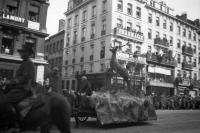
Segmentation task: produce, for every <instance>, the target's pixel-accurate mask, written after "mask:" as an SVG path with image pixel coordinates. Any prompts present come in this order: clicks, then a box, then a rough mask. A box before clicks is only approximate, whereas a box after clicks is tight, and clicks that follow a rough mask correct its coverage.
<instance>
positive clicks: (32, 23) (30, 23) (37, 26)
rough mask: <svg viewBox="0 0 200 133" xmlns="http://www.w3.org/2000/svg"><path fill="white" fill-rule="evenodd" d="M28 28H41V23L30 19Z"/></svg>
mask: <svg viewBox="0 0 200 133" xmlns="http://www.w3.org/2000/svg"><path fill="white" fill-rule="evenodd" d="M28 28H30V29H33V30H39V29H40V24H39V23H37V22H33V21H28Z"/></svg>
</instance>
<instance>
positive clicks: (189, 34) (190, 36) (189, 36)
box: [188, 31, 192, 39]
mask: <svg viewBox="0 0 200 133" xmlns="http://www.w3.org/2000/svg"><path fill="white" fill-rule="evenodd" d="M188 38H189V39H191V38H192V34H191V31H189V32H188Z"/></svg>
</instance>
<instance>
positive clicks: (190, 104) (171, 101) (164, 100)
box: [152, 95, 200, 110]
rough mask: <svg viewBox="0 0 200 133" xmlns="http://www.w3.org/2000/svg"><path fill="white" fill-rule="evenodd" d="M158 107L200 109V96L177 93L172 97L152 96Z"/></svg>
mask: <svg viewBox="0 0 200 133" xmlns="http://www.w3.org/2000/svg"><path fill="white" fill-rule="evenodd" d="M152 98H153V104H154V106H155V108H156V109H172V110H174V109H200V96H197V97H195V98H192V97H191V96H190V95H176V96H171V97H162V96H156V95H155V96H152Z"/></svg>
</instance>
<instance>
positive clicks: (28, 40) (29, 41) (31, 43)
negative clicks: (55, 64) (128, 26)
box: [25, 37, 55, 58]
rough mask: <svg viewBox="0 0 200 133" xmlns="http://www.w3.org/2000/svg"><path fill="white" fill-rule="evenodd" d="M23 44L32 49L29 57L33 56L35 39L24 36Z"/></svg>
mask: <svg viewBox="0 0 200 133" xmlns="http://www.w3.org/2000/svg"><path fill="white" fill-rule="evenodd" d="M25 45H27V46H28V47H30V48H31V49H32V50H33V51H34V53H33V54H32V55H31V57H32V58H35V50H36V39H35V38H30V37H26V41H25ZM54 45H55V44H54Z"/></svg>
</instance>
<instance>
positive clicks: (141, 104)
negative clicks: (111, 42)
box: [72, 46, 157, 125]
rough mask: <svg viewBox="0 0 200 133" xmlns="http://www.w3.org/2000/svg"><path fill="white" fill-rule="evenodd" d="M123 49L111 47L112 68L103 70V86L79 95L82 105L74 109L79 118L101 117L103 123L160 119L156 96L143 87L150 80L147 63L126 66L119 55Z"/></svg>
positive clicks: (80, 120) (100, 121)
mask: <svg viewBox="0 0 200 133" xmlns="http://www.w3.org/2000/svg"><path fill="white" fill-rule="evenodd" d="M119 49H120V47H119V46H116V47H113V48H111V49H110V51H111V52H112V57H111V61H110V68H109V69H108V70H107V71H106V72H105V73H104V74H103V80H104V82H103V84H102V86H101V88H100V89H98V90H95V91H93V94H92V95H91V96H79V101H78V106H74V107H75V108H73V111H72V114H73V116H74V117H76V118H77V119H78V121H79V122H85V121H86V120H87V118H88V117H95V118H97V121H98V122H99V123H100V124H101V125H107V124H115V123H132V122H140V121H150V120H156V119H157V116H156V112H155V108H154V106H153V103H152V100H151V99H150V98H149V97H147V96H145V92H144V91H143V87H145V84H146V82H147V81H146V75H145V74H144V73H142V71H143V68H145V67H142V66H140V65H141V64H139V63H137V62H134V63H133V62H129V63H128V64H127V65H126V67H123V66H122V65H121V64H120V63H119V62H118V60H117V58H116V55H117V51H119ZM132 58H133V56H132ZM95 81H98V79H95ZM78 83H79V82H78ZM96 84H97V83H96ZM79 85H80V84H79Z"/></svg>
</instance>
